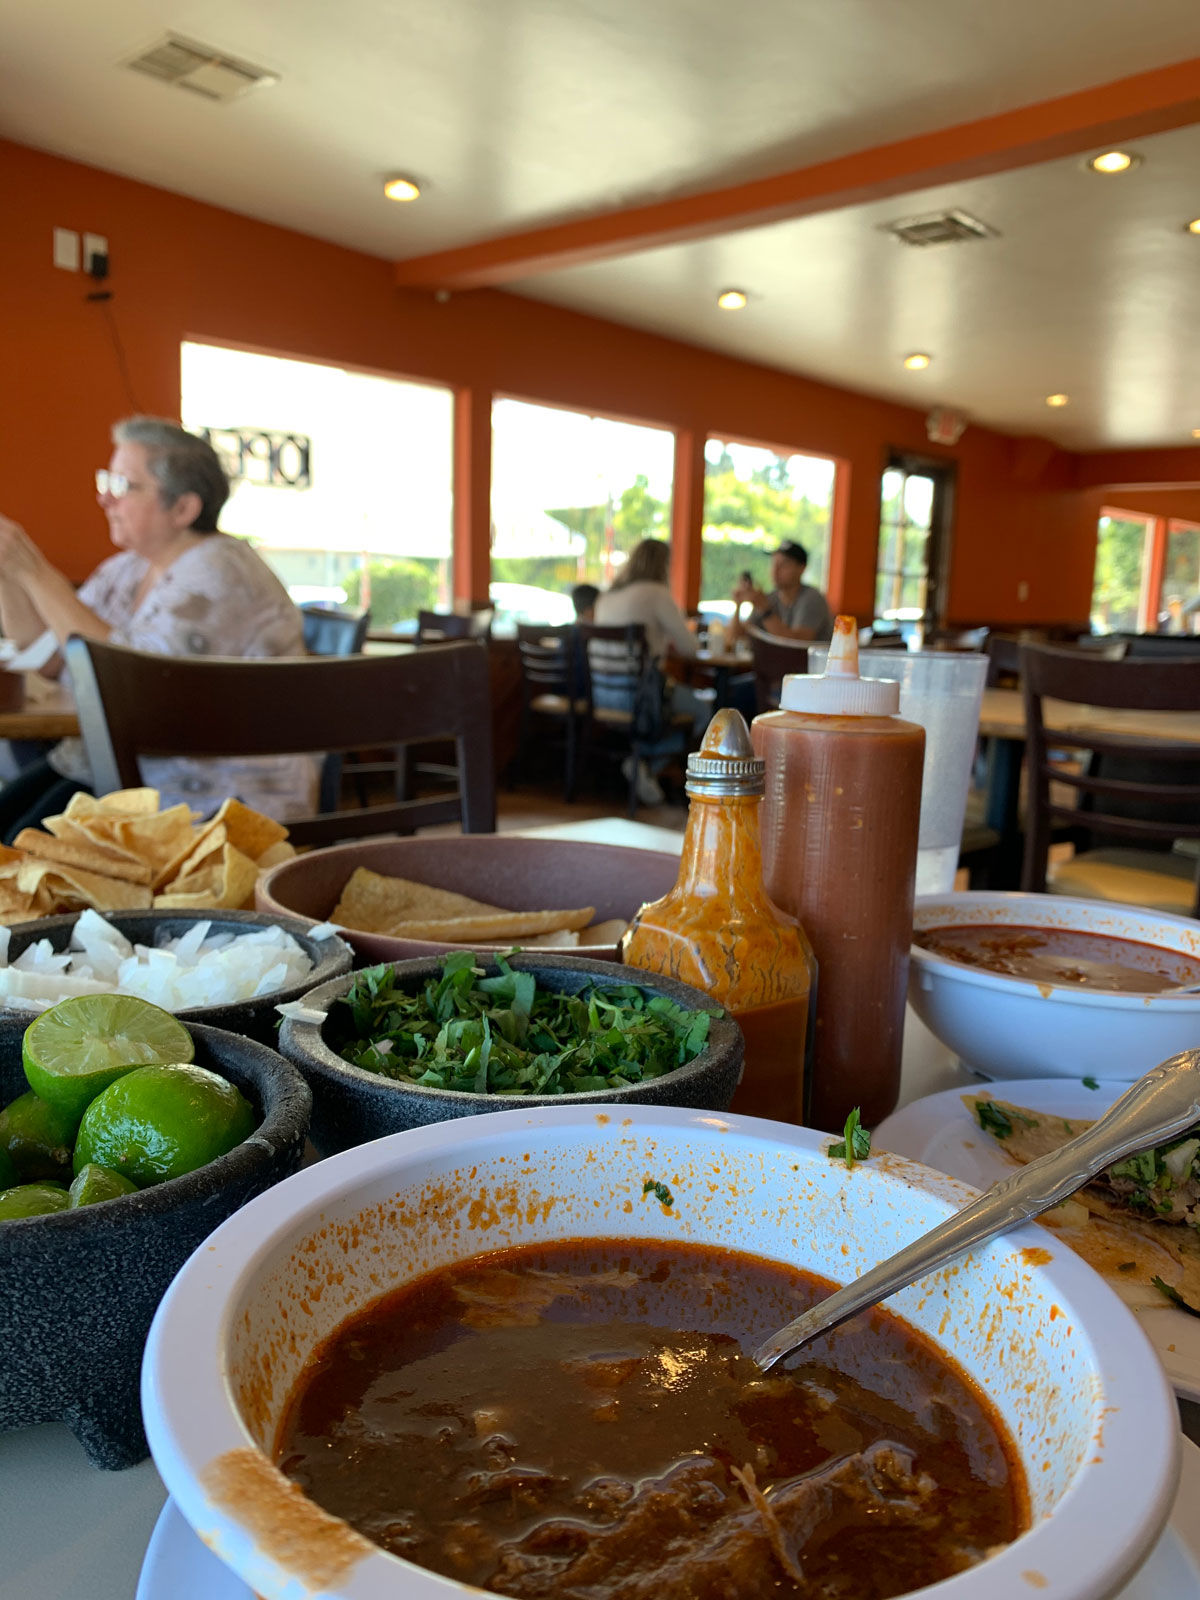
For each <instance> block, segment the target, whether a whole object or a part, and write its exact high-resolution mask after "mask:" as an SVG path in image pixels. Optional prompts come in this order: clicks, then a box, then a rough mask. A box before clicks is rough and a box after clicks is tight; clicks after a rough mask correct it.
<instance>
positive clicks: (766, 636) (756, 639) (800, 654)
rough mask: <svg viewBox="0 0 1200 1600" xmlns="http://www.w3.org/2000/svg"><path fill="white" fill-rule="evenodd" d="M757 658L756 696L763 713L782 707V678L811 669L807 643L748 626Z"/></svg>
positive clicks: (755, 665)
mask: <svg viewBox="0 0 1200 1600" xmlns="http://www.w3.org/2000/svg"><path fill="white" fill-rule="evenodd" d="M748 633H749V637H750V650H751V653H752V656H753V660H754V699H755V704H756V706H757V709H758V714H759V716H761V715H762V714H763V712H764V711H777V710H778V709H779V692H780V690H781V688H782V687H783V680H784V678H785V677H787V675H788V674H789V673H792V672H807V671H808V647H807V646H806V645H803V644H800V643H797V642H795V641H793V640H790V639H777V638H775V636H774V635H773V634H770V633H763V632H761V631H760V630H759V629H758V628H750V629H749V630H748Z"/></svg>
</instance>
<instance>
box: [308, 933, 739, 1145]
mask: <svg viewBox="0 0 1200 1600" xmlns="http://www.w3.org/2000/svg"><path fill="white" fill-rule="evenodd" d="M480 961H481V964H483V965H484V966H487V965H488V963H487V958H485V957H483V956H481V957H480ZM511 965H512V966H513V967H514V968H515V969H517V970H518V971H522V972H532V973H533V974H534V976H535V978H536V979H537V983H538V987H539V988H545V989H553V990H557V991H559V992H560V993H567V994H577V993H578V992H579V990H580V989H585V988H589V987H590V986H591V985H592V984H614V983H615V984H620V983H635V984H636V985H637V986H638V988H640V989H643V990H645V991H646V992H647V993H648V994H661V995H666V996H667V998H668V999H670V1000H674V1001H675V1003H676V1005H679V1006H682V1007H683V1008H684V1009H685V1010H687V1011H702V1010H716V1009H718V1008H717V1007H716V1006H714V1004H713V1002H712V1001H711V1000H710V999H709V997H708V996H707V995H706V994H702V993H701V991H700V990H699V989H693V988H690V987H689V986H688V985H687V984H685V983H676V982H675V980H674V979H672V978H663V977H659V976H658V975H657V974H652V973H648V972H640V971H633V970H630V969H627V968H615V969H614V967H613V966H612V965H611V964H610V963H608V962H605V961H589V960H585V959H584V958H583V957H582V956H560V955H551V954H550V952H548V951H542V952H537V951H531V952H529V953H528V954H524V955H517V956H513V957H512V958H511ZM395 970H396V973H397V975H398V977H399V978H400V979H401V980H402V982H403V984H404V986H405V987H406V988H412V989H419V988H420V987H421V986H422V985H423V984H425V983H426V981H427V980H428V979H430V978H432V977H436V976H437V975H438V974H439V973H440V972H441V970H442V963H441V960H440V959H438V958H430V959H427V960H424V961H398V962H397V963H396V964H395ZM489 970H490V971H491V972H493V973H494V972H498V971H499V968H498V967H497V966H496V965H495V963H494V962H492V963H491V965H490V968H489ZM353 981H354V979H353V977H350V976H347V977H344V978H335V979H333V980H332V981H331V982H330V983H323V984H321V985H320V986H319V987H317V988H315V989H313V990H311V991H310V992H309V993H308V994H307V995H306V996H305V997H304V1000H303V1004H304V1005H305V1006H306V1007H307V1008H309V1009H311V1010H312V1011H313V1012H314V1013H316V1012H320V1013H326V1015H325V1018H324V1020H323V1021H320V1022H317V1021H312V1022H308V1021H302V1020H297V1019H296V1018H293V1017H289V1018H287V1019H286V1020H285V1022H284V1024H283V1027H282V1029H281V1030H280V1034H279V1048H280V1049H281V1050H282V1051H283V1053H284V1055H285V1056H287V1058H288V1060H289V1061H294V1062H295V1064H296V1065H297V1066H298V1067H299V1068H300V1071H301V1072H302V1073H303V1074H304V1076H305V1077H306V1078H307V1079H308V1082H309V1084H310V1086H311V1087H312V1091H313V1125H312V1141H313V1143H314V1145H316V1147H317V1149H318V1150H319V1151H320V1152H321V1154H322V1155H329V1154H331V1153H332V1152H333V1151H336V1150H345V1149H347V1148H349V1146H351V1145H356V1144H365V1143H366V1142H367V1141H368V1140H370V1139H378V1138H380V1137H382V1135H383V1134H386V1133H401V1132H403V1131H404V1130H405V1129H407V1128H419V1127H423V1126H424V1125H425V1124H426V1123H430V1122H446V1121H448V1120H450V1119H452V1118H454V1117H473V1116H478V1115H479V1114H480V1113H481V1112H485V1111H488V1112H490V1111H509V1110H511V1109H512V1108H513V1106H515V1105H521V1106H545V1105H554V1106H560V1105H582V1106H588V1105H616V1106H621V1105H636V1104H641V1105H660V1106H690V1107H692V1108H693V1109H695V1110H700V1111H724V1110H725V1109H726V1108H727V1107H728V1105H729V1103H730V1101H731V1100H732V1098H733V1092H734V1090H735V1089H736V1088H737V1085H738V1079H739V1078H740V1077H741V1075H742V1055H743V1042H742V1031H741V1029H740V1028H739V1027H738V1025H737V1024H736V1023H735V1022H731V1021H730V1020H729V1018H728V1017H720V1018H714V1020H713V1022H712V1024H711V1026H710V1029H709V1035H708V1043H707V1045H706V1046H705V1048H704V1049H703V1050H702V1051H701V1052H700V1054H699V1055H698V1056H697V1057H696V1058H695V1059H694V1060H693V1061H689V1062H688V1063H687V1064H686V1065H685V1066H682V1067H679V1068H677V1069H676V1070H675V1071H674V1072H668V1073H664V1075H663V1076H662V1077H661V1078H653V1079H651V1080H650V1081H649V1082H647V1083H636V1084H631V1085H630V1086H629V1087H628V1088H625V1089H598V1090H595V1091H594V1092H589V1093H587V1094H556V1095H522V1096H520V1097H514V1096H512V1095H494V1094H469V1093H464V1092H462V1091H460V1090H457V1089H431V1088H425V1087H422V1086H419V1085H417V1084H412V1083H397V1082H395V1081H394V1080H393V1079H391V1078H383V1077H380V1075H379V1074H378V1073H376V1072H366V1071H364V1070H363V1069H362V1068H361V1067H354V1066H351V1065H350V1063H349V1062H348V1061H343V1060H342V1058H341V1056H340V1055H339V1054H338V1047H339V1045H340V1044H343V1043H345V1042H346V1041H347V1040H348V1039H349V1038H350V1013H349V1011H348V1009H347V1008H346V1007H345V1006H335V1005H334V1002H335V1001H336V1000H340V999H341V997H342V996H343V995H344V994H346V992H347V991H348V990H349V988H350V985H351V984H352V983H353ZM331 1008H332V1014H329V1013H330V1012H331Z"/></svg>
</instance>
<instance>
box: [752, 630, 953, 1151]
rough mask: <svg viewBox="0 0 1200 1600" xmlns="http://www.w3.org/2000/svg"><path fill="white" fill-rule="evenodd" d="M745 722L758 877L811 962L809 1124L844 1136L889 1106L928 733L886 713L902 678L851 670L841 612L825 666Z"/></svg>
mask: <svg viewBox="0 0 1200 1600" xmlns="http://www.w3.org/2000/svg"><path fill="white" fill-rule="evenodd" d="M779 704H780V709H779V710H778V711H772V712H769V713H768V714H767V715H766V716H762V717H756V718H755V720H754V723H753V725H752V727H751V736H752V738H753V742H754V748H755V751H756V752H757V753H758V754H759V755H760V756H762V757H763V758H764V760H765V761H766V763H767V772H766V796H765V799H764V801H763V810H762V852H763V878H764V883H765V885H766V890H767V893H768V894H769V895H770V897H771V899H772V900H773V901H774V902H775V904H776V905H778V906H781V907H782V908H783V910H785V911H788V912H790V913H791V914H792V916H794V917H796V918H798V919H799V921H800V923H801V924H802V926H803V928H804V930H805V932H806V933H807V934H808V938H809V942H810V943H811V945H812V948H813V953H814V955H815V956H816V958H817V972H818V974H819V977H818V982H817V994H816V1024H815V1028H814V1032H813V1046H812V1064H811V1071H810V1075H809V1099H808V1114H807V1117H806V1121H808V1122H809V1123H810V1124H811V1126H813V1127H816V1128H824V1129H826V1130H827V1131H829V1132H835V1131H836V1132H841V1129H842V1125H843V1123H844V1122H845V1120H846V1116H847V1114H848V1113H849V1112H850V1111H851V1110H852V1109H853V1108H854V1107H855V1106H857V1107H859V1109H860V1111H861V1113H862V1120H863V1123H864V1124H865V1125H866V1126H868V1127H871V1126H873V1125H874V1124H875V1123H877V1122H880V1121H882V1120H883V1118H884V1117H886V1116H887V1115H888V1113H889V1112H890V1111H892V1110H894V1109H895V1105H896V1100H897V1098H898V1096H899V1093H900V1052H901V1046H902V1043H903V1036H904V1005H905V999H906V995H907V990H908V952H909V947H910V946H911V944H912V927H913V922H912V913H913V886H914V883H915V880H916V868H917V835H918V831H919V823H920V814H921V768H922V764H923V762H924V757H925V730H924V729H923V728H921V727H919V726H918V725H917V724H916V723H915V722H904V721H902V720H901V719H900V717H899V716H897V715H896V712H897V711H898V710H899V706H900V686H899V684H896V683H888V682H883V681H882V680H878V679H870V678H860V677H859V675H858V631H857V625H856V623H855V619H854V618H853V617H838V618H837V619H836V621H835V622H834V631H833V641H832V643H831V644H830V647H829V656H828V659H827V662H826V667H825V672H824V674H823V675H820V676H815V675H814V676H809V675H807V674H796V675H794V676H790V677H786V678H784V680H783V689H782V692H781V695H780V702H779Z"/></svg>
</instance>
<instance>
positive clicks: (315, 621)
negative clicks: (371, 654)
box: [300, 606, 371, 656]
mask: <svg viewBox="0 0 1200 1600" xmlns="http://www.w3.org/2000/svg"><path fill="white" fill-rule="evenodd" d="M300 613H301V616H302V617H303V619H304V648H305V649H306V650H307V651H308V653H309V655H310V656H356V655H358V654H359V652H360V651H361V650H362V647H363V641H364V640H365V639H366V637H367V629H368V628H369V627H370V626H371V613H370V612H369V611H338V610H336V609H335V608H334V607H332V606H301V607H300Z"/></svg>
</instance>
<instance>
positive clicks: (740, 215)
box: [396, 57, 1200, 289]
mask: <svg viewBox="0 0 1200 1600" xmlns="http://www.w3.org/2000/svg"><path fill="white" fill-rule="evenodd" d="M1196 122H1200V57H1197V58H1193V59H1192V60H1189V61H1181V62H1178V63H1176V64H1175V65H1173V66H1169V67H1159V68H1156V69H1155V70H1154V71H1152V72H1139V73H1136V74H1134V76H1132V77H1129V78H1119V79H1117V80H1116V81H1115V82H1113V83H1106V84H1100V85H1097V86H1096V87H1094V88H1091V89H1082V90H1080V91H1078V92H1077V93H1075V94H1067V95H1061V96H1059V97H1058V98H1057V99H1054V100H1043V101H1040V102H1038V103H1037V104H1035V105H1029V106H1021V107H1019V108H1018V109H1017V110H1015V111H1003V112H1000V113H999V114H998V115H996V116H991V117H982V118H980V119H979V121H977V122H963V123H959V124H958V125H957V126H956V127H952V128H939V129H937V130H936V131H935V132H933V133H924V134H918V135H917V136H916V137H915V138H912V139H900V140H897V141H896V142H895V143H893V144H885V145H878V146H875V147H874V148H871V149H868V150H858V151H855V152H854V153H853V154H852V155H847V156H839V157H837V158H836V159H834V160H832V161H821V162H817V163H816V164H815V165H813V166H809V167H798V168H796V169H794V170H793V171H791V172H781V173H778V174H777V175H776V176H775V177H772V178H759V179H755V180H754V181H752V182H749V183H739V184H733V185H731V186H729V187H726V188H721V189H708V190H703V191H701V192H699V193H695V194H685V195H679V196H677V197H676V198H674V199H668V200H656V201H653V202H651V203H649V204H646V205H635V206H629V207H626V208H624V209H622V210H618V211H604V212H597V213H594V214H593V215H590V216H584V217H576V218H574V219H573V220H571V221H568V222H558V223H552V224H550V225H549V226H547V227H541V228H529V229H526V230H524V231H523V232H519V233H509V234H502V235H498V236H496V237H494V238H491V239H481V240H479V241H478V242H477V243H475V244H469V245H462V246H460V247H457V248H455V249H452V250H441V251H437V252H435V253H433V254H431V255H424V256H414V257H411V258H410V259H409V260H407V261H401V262H399V263H398V264H397V266H396V281H397V283H398V284H400V285H401V286H402V287H404V288H421V289H483V288H489V287H495V286H497V285H499V284H504V283H511V282H512V281H514V280H515V279H520V278H528V277H532V276H533V275H535V274H537V273H541V272H553V271H555V270H556V269H559V268H563V267H575V266H582V265H584V264H586V263H589V262H593V261H603V260H606V259H608V258H610V257H613V256H623V255H630V254H632V253H633V252H635V251H638V250H651V249H656V248H658V247H660V246H663V245H670V244H679V243H682V242H684V241H687V240H691V239H703V238H709V237H711V236H713V235H714V234H723V233H732V232H735V231H736V230H738V229H741V228H757V227H762V226H763V225H765V224H767V223H772V222H784V221H788V220H790V219H791V218H794V217H804V216H811V215H813V214H815V213H817V212H823V211H836V210H838V209H840V208H842V207H845V206H853V205H862V204H864V203H866V202H867V201H871V200H880V199H886V198H887V197H888V196H890V195H896V194H907V193H910V192H912V191H913V190H917V189H929V188H933V187H934V186H935V185H937V184H943V183H950V182H957V181H959V180H961V179H964V178H977V177H986V176H988V175H990V174H992V173H997V172H1008V171H1012V170H1014V169H1016V168H1019V167H1028V166H1034V165H1036V164H1037V163H1039V162H1042V161H1053V160H1056V159H1058V158H1059V157H1062V156H1073V155H1081V154H1083V153H1084V152H1086V151H1090V150H1103V149H1106V148H1108V147H1110V146H1111V145H1114V144H1118V143H1120V142H1123V141H1126V140H1130V139H1139V138H1146V137H1148V136H1149V135H1151V134H1155V133H1166V132H1168V131H1169V130H1170V129H1172V128H1181V127H1186V126H1189V125H1190V124H1192V123H1196Z"/></svg>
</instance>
